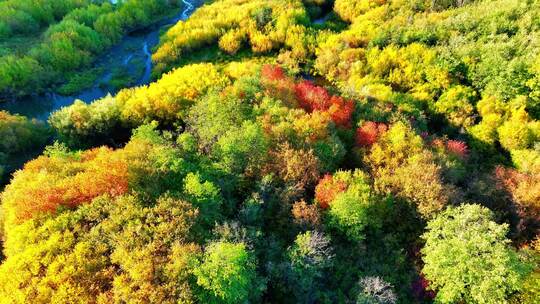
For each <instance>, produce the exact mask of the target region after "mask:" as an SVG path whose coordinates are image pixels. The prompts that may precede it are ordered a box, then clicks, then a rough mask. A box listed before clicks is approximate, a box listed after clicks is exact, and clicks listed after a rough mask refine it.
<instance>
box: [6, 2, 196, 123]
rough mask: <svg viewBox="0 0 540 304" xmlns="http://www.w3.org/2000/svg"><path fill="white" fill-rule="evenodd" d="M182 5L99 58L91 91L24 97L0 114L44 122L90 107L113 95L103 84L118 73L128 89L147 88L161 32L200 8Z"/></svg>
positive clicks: (13, 102) (112, 90)
mask: <svg viewBox="0 0 540 304" xmlns="http://www.w3.org/2000/svg"><path fill="white" fill-rule="evenodd" d="M182 2H184V4H185V7H184V9H183V10H182V11H181V12H180V13H179V14H178V15H176V16H174V17H173V18H169V19H165V20H162V21H161V22H158V23H156V24H154V25H152V26H150V27H148V28H145V29H141V30H137V31H134V32H132V33H130V34H129V35H127V36H126V37H124V38H123V40H122V41H121V42H120V43H119V44H117V45H116V46H114V47H113V48H111V49H109V50H108V51H106V52H105V53H104V54H102V55H101V56H100V57H99V59H97V60H96V62H95V64H94V67H98V68H100V70H101V71H102V72H101V73H100V75H99V77H98V78H97V81H96V82H95V83H94V86H93V87H92V88H90V89H86V90H83V91H81V92H79V93H78V94H75V95H71V96H62V95H59V94H55V93H48V94H44V95H40V96H33V97H27V98H25V99H22V100H17V101H12V102H7V103H2V104H0V110H7V111H8V112H10V113H12V114H20V115H24V116H27V117H29V118H36V119H40V120H47V119H48V118H49V116H50V115H51V113H53V112H55V111H57V110H59V109H61V108H63V107H66V106H69V105H71V104H73V102H75V100H82V101H84V102H86V103H91V102H92V101H94V100H96V99H100V98H102V97H105V96H107V94H109V93H111V94H114V93H115V92H116V89H115V88H113V87H108V86H107V85H104V84H107V83H109V81H110V80H111V78H112V77H113V75H114V73H115V71H116V70H118V69H121V70H122V71H124V73H127V74H128V76H129V77H131V78H133V79H134V81H132V82H131V86H140V85H144V84H148V83H149V82H150V80H151V73H152V54H151V52H150V50H151V49H152V48H153V47H154V46H156V45H157V44H158V43H159V34H160V30H161V29H162V28H164V27H166V26H170V25H172V24H175V23H177V22H178V21H180V20H186V19H187V18H189V16H190V15H191V14H192V13H193V12H194V10H195V6H196V5H200V4H201V1H197V0H182ZM137 62H139V63H142V65H143V66H144V69H143V70H142V71H141V68H140V67H141V65H140V64H139V65H137V64H136V63H137ZM119 63H120V64H119Z"/></svg>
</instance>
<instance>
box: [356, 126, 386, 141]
mask: <svg viewBox="0 0 540 304" xmlns="http://www.w3.org/2000/svg"><path fill="white" fill-rule="evenodd" d="M386 129H387V126H386V125H385V124H383V123H376V122H373V121H367V122H365V123H364V124H363V125H362V126H361V127H360V128H358V130H356V144H357V145H358V146H360V147H371V146H372V145H373V144H374V143H375V142H376V141H377V139H379V137H380V136H381V134H383V133H384V132H386Z"/></svg>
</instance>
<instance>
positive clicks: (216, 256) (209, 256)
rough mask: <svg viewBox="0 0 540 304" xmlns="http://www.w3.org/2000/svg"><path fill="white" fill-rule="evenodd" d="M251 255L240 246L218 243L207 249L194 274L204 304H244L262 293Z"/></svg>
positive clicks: (244, 247)
mask: <svg viewBox="0 0 540 304" xmlns="http://www.w3.org/2000/svg"><path fill="white" fill-rule="evenodd" d="M255 268H256V263H255V259H254V257H253V254H252V253H251V252H249V251H248V250H247V248H246V245H245V244H243V243H239V244H234V243H227V242H217V243H213V244H211V245H209V246H208V248H207V249H206V252H205V254H204V258H203V261H202V263H201V264H200V265H199V266H198V267H196V268H195V269H194V270H193V273H194V274H195V276H196V278H197V284H198V285H199V286H201V287H202V288H203V289H204V292H202V293H201V294H200V299H201V301H202V302H203V303H246V302H247V301H248V300H249V299H251V298H254V297H257V296H258V295H259V294H260V292H261V291H262V289H263V285H262V284H261V281H260V279H259V278H258V277H257V273H256V271H255Z"/></svg>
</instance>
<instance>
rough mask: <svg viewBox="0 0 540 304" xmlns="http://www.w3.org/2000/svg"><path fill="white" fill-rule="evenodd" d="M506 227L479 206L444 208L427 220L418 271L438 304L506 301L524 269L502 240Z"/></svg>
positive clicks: (525, 267)
mask: <svg viewBox="0 0 540 304" xmlns="http://www.w3.org/2000/svg"><path fill="white" fill-rule="evenodd" d="M507 233H508V225H507V224H502V225H500V224H497V223H496V222H494V221H493V213H492V212H491V211H490V210H489V209H487V208H485V207H482V206H480V205H469V204H466V205H462V206H459V207H449V208H448V209H446V210H445V211H443V212H442V213H441V214H439V215H438V216H437V217H436V218H435V219H433V220H432V221H430V222H429V223H428V226H427V232H426V233H424V235H423V239H424V240H425V241H426V245H425V247H424V248H423V249H422V254H423V261H424V263H425V265H424V268H423V273H424V274H425V276H426V278H427V279H428V280H429V281H430V282H431V285H430V288H432V289H434V290H436V291H437V296H436V301H437V302H438V303H462V302H464V303H506V299H507V297H508V295H509V294H511V293H513V292H515V291H517V290H519V289H520V287H521V281H522V279H523V276H524V275H525V274H526V272H527V271H528V266H527V265H526V264H524V263H523V262H521V261H520V260H519V258H518V255H517V253H516V252H515V251H514V250H513V249H512V248H510V241H509V240H508V239H506V234H507Z"/></svg>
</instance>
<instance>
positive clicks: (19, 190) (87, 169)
mask: <svg viewBox="0 0 540 304" xmlns="http://www.w3.org/2000/svg"><path fill="white" fill-rule="evenodd" d="M119 156H120V155H119V154H118V153H115V152H113V151H112V150H111V149H108V148H98V149H93V150H89V151H86V152H83V153H81V154H80V155H69V156H63V157H54V156H53V157H51V156H42V157H39V158H38V159H36V160H33V161H31V162H29V163H28V164H27V165H26V166H25V168H24V170H23V171H19V172H17V173H16V174H15V178H14V180H13V182H12V183H11V185H9V186H8V187H7V189H6V192H5V193H4V196H3V201H4V208H5V210H6V212H7V213H8V216H9V218H10V219H11V220H13V221H15V222H21V221H24V220H27V219H29V218H31V217H33V216H34V215H35V214H37V213H41V212H54V211H56V209H57V208H59V207H61V206H63V207H68V208H69V207H76V206H78V205H81V204H83V203H87V202H90V201H91V200H92V199H94V198H96V197H98V196H100V195H104V194H107V195H109V196H111V197H115V196H119V195H122V194H124V193H126V191H127V190H128V164H127V162H126V160H125V159H122V158H121V157H119Z"/></svg>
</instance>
